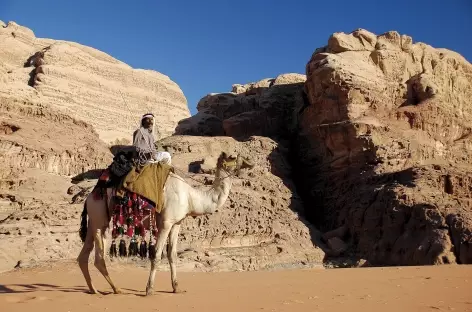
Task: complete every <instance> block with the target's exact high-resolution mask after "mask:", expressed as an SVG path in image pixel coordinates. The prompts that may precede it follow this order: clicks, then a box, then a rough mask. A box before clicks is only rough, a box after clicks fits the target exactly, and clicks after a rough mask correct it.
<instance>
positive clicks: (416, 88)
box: [176, 30, 472, 265]
mask: <svg viewBox="0 0 472 312" xmlns="http://www.w3.org/2000/svg"><path fill="white" fill-rule="evenodd" d="M282 77H291V79H289V81H292V82H294V83H289V84H288V85H285V84H283V85H281V86H280V87H279V90H278V92H277V93H274V91H275V87H276V83H275V82H276V81H277V80H279V81H287V79H281V78H282ZM294 79H295V81H294ZM471 82H472V67H471V64H470V63H468V62H467V61H466V60H465V59H464V58H463V57H462V56H460V55H459V54H457V53H455V52H453V51H449V50H446V49H435V48H433V47H431V46H429V45H426V44H424V43H415V44H413V41H412V38H411V37H409V36H406V35H400V34H398V33H397V32H388V33H385V34H383V35H380V36H377V35H375V34H372V33H370V32H368V31H366V30H357V31H355V32H353V33H351V34H344V33H335V34H333V35H332V36H331V38H330V39H329V41H328V45H327V46H326V47H322V48H320V49H317V50H316V51H315V53H314V54H313V56H312V58H311V60H310V61H309V62H308V64H307V67H306V82H305V76H302V75H281V76H279V77H277V78H276V79H264V80H261V81H259V82H255V83H250V84H248V85H234V86H233V90H232V92H229V93H223V94H209V95H208V96H206V97H204V98H203V99H202V100H201V101H200V102H199V104H198V110H199V112H198V114H197V115H195V116H192V117H191V118H188V119H186V120H183V121H181V122H180V123H179V125H178V126H177V128H176V133H181V134H192V135H210V136H211V135H227V136H232V137H235V138H238V139H245V138H247V137H249V136H250V135H253V134H257V135H263V136H269V137H272V138H274V139H275V140H276V141H277V142H278V144H279V145H282V146H285V148H287V149H289V150H290V152H289V153H288V155H289V156H290V157H289V158H288V159H287V160H288V161H290V162H291V164H292V167H293V170H292V172H291V179H292V181H294V182H295V184H296V185H297V190H298V192H299V194H301V195H302V198H303V199H304V203H305V216H306V217H307V218H308V219H309V220H310V221H311V222H312V223H313V224H315V225H316V226H318V227H319V228H320V229H322V230H323V231H329V230H334V231H332V232H329V233H326V235H325V236H324V239H325V242H326V243H327V244H328V245H329V246H330V247H331V249H332V250H331V252H333V253H332V254H340V253H343V252H349V251H352V252H354V253H355V254H357V256H360V257H364V258H367V259H368V260H369V262H370V263H372V264H380V265H385V264H393V265H409V264H433V263H434V264H438V263H454V262H458V263H472V248H470V246H471V243H472V241H471V239H472V234H471V231H472V219H471V210H472V206H471V205H470V202H471V199H472V198H471V195H472V194H471V193H470V182H469V181H470V177H471V176H472V170H471V166H470V160H471V151H472V142H471V138H472V135H471V133H472V132H471V131H472V130H471V125H472V119H471V118H472V103H471V97H472V85H471ZM343 240H344V241H345V242H343Z"/></svg>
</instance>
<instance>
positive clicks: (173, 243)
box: [167, 222, 184, 293]
mask: <svg viewBox="0 0 472 312" xmlns="http://www.w3.org/2000/svg"><path fill="white" fill-rule="evenodd" d="M179 231H180V222H179V223H176V224H174V226H173V227H172V230H170V234H169V248H168V251H167V259H168V260H169V265H170V278H171V282H172V288H173V289H174V293H179V292H184V291H182V290H179V283H178V282H177V269H176V267H175V264H176V261H177V242H178V240H179Z"/></svg>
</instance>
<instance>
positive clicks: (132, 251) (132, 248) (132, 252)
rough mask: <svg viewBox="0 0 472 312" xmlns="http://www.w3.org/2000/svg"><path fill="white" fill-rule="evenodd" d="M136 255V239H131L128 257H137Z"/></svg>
mask: <svg viewBox="0 0 472 312" xmlns="http://www.w3.org/2000/svg"><path fill="white" fill-rule="evenodd" d="M137 255H138V243H137V242H136V239H135V238H134V237H133V238H132V239H131V242H130V243H129V250H128V257H131V256H133V257H134V256H137Z"/></svg>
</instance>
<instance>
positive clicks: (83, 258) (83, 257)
mask: <svg viewBox="0 0 472 312" xmlns="http://www.w3.org/2000/svg"><path fill="white" fill-rule="evenodd" d="M92 250H93V232H92V230H91V229H90V228H89V230H88V231H87V236H86V238H85V242H84V245H83V246H82V250H81V251H80V254H79V256H78V258H77V262H78V263H79V267H80V270H81V271H82V274H83V275H84V277H85V281H86V282H87V286H88V288H89V290H90V293H92V294H96V293H97V290H96V289H95V287H94V286H93V284H92V278H91V277H90V272H89V268H88V261H89V256H90V253H91V252H92Z"/></svg>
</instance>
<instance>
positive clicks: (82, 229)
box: [79, 201, 87, 243]
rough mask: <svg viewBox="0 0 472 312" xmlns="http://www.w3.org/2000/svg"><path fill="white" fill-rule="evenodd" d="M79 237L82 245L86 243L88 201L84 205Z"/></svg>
mask: <svg viewBox="0 0 472 312" xmlns="http://www.w3.org/2000/svg"><path fill="white" fill-rule="evenodd" d="M79 235H80V239H81V240H82V243H84V242H85V238H86V237H87V201H85V203H84V210H82V216H81V218H80V229H79Z"/></svg>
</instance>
